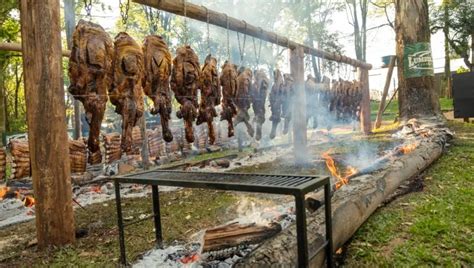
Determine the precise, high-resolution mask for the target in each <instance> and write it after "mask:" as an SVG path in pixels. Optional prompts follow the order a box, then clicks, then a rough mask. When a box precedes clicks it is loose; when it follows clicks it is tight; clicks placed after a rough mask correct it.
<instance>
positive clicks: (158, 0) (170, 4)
mask: <svg viewBox="0 0 474 268" xmlns="http://www.w3.org/2000/svg"><path fill="white" fill-rule="evenodd" d="M133 2H135V3H139V4H142V5H147V6H150V7H154V8H157V9H160V10H164V11H167V12H170V13H173V14H177V15H180V16H184V7H185V2H184V1H183V0H181V1H177V0H133ZM208 15H209V24H212V25H215V26H219V27H222V28H226V29H227V25H228V26H229V27H228V29H229V30H232V31H236V32H240V33H243V34H246V35H249V36H253V37H255V38H258V39H262V40H264V41H267V42H269V43H272V44H277V45H279V46H282V47H288V48H290V49H294V48H296V47H302V48H303V50H304V53H306V54H310V55H313V56H316V57H319V58H323V59H327V60H332V61H336V62H341V63H346V64H349V65H352V66H355V67H359V68H362V69H367V70H369V69H371V68H372V65H371V64H368V63H366V62H363V61H360V60H356V59H352V58H349V57H346V56H344V55H339V54H336V53H330V52H327V51H324V50H320V49H316V48H313V47H309V46H306V45H303V44H299V43H296V42H294V41H291V40H288V38H287V37H285V36H280V35H278V34H276V33H274V32H270V31H266V30H263V29H262V28H260V27H257V26H254V25H251V24H249V23H247V22H245V21H243V20H238V19H236V18H233V17H230V16H227V15H226V14H224V13H220V12H217V11H213V10H211V9H207V8H206V7H203V6H198V5H195V4H192V3H189V2H186V17H188V18H191V19H195V20H198V21H202V22H206V23H207V17H208Z"/></svg>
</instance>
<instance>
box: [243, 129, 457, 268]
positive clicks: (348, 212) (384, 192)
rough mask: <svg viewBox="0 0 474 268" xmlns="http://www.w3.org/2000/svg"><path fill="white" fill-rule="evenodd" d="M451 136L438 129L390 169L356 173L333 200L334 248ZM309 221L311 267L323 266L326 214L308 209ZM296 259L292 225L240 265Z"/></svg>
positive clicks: (290, 263)
mask: <svg viewBox="0 0 474 268" xmlns="http://www.w3.org/2000/svg"><path fill="white" fill-rule="evenodd" d="M449 138H450V134H449V133H448V132H447V131H442V130H441V131H436V133H435V134H434V135H433V136H431V137H429V138H426V139H423V140H422V141H421V142H420V143H419V144H418V146H417V148H415V149H414V150H413V151H411V152H410V153H408V154H405V155H402V156H400V157H399V158H397V159H395V160H394V161H393V162H391V164H390V165H388V167H387V168H386V169H383V170H381V171H379V172H377V173H375V174H371V175H363V176H358V177H354V178H352V179H351V181H350V183H349V184H347V185H344V186H343V187H341V188H340V189H339V190H337V191H336V192H334V195H333V197H332V204H331V206H332V230H333V245H334V247H333V249H334V250H336V249H338V248H340V247H342V246H343V244H344V243H345V242H346V241H348V240H349V239H350V238H351V237H352V235H354V233H355V232H356V231H357V229H358V228H359V227H360V226H361V225H362V224H363V223H364V222H365V220H366V219H367V218H368V217H369V216H370V215H371V214H372V213H373V212H374V211H375V210H376V209H377V208H378V207H379V205H380V204H382V202H383V201H384V200H385V199H386V198H387V197H389V196H390V195H391V194H392V193H393V192H394V191H395V190H396V189H397V188H398V187H399V186H400V185H401V184H402V182H404V181H405V180H406V179H409V178H412V177H414V176H417V175H418V174H420V172H422V171H423V170H424V169H426V168H427V167H428V166H430V165H431V164H432V163H433V162H434V161H435V160H437V159H438V158H439V157H440V156H441V154H442V152H443V149H444V146H445V144H446V142H447V141H448V140H449ZM307 224H308V229H307V237H308V247H309V254H308V255H309V256H310V267H321V266H322V265H323V264H324V261H325V252H324V250H322V251H320V252H319V253H317V254H316V253H315V251H316V250H317V249H318V248H320V247H321V246H322V245H323V244H324V238H325V225H324V214H323V213H320V210H318V211H316V213H308V219H307ZM296 260H297V246H296V226H295V225H292V226H290V227H289V228H287V229H285V230H284V231H283V232H281V233H280V234H278V235H276V236H275V237H273V238H271V239H269V240H267V241H265V242H264V243H263V244H262V245H261V246H260V247H259V248H258V249H256V250H255V251H253V252H252V253H250V254H249V255H248V256H246V257H245V258H243V259H242V260H241V262H240V263H238V264H236V267H259V266H265V267H267V266H271V265H280V266H281V265H283V266H285V267H286V266H290V267H293V266H296Z"/></svg>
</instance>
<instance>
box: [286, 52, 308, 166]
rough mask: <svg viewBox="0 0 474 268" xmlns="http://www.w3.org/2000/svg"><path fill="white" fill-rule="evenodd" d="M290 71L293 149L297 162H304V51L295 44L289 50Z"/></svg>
mask: <svg viewBox="0 0 474 268" xmlns="http://www.w3.org/2000/svg"><path fill="white" fill-rule="evenodd" d="M289 56H290V72H291V76H292V77H293V79H294V90H295V94H294V97H293V98H294V99H293V105H292V106H293V110H292V115H293V116H292V119H293V150H294V153H295V160H296V163H298V164H305V163H306V162H307V161H308V160H307V159H308V158H307V156H308V155H307V148H306V142H307V141H306V139H307V137H306V105H302V104H304V103H306V93H305V90H304V51H303V48H302V47H299V46H297V47H296V48H294V49H292V50H291V51H290V55H289Z"/></svg>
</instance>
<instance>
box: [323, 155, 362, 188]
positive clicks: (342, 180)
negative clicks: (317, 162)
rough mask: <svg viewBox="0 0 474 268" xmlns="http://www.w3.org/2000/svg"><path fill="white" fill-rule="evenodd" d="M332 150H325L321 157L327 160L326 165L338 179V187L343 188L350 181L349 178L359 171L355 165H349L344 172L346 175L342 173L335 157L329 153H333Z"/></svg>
mask: <svg viewBox="0 0 474 268" xmlns="http://www.w3.org/2000/svg"><path fill="white" fill-rule="evenodd" d="M331 152H332V151H331V150H328V151H326V152H324V153H323V154H322V155H321V157H322V158H323V159H324V160H326V166H327V168H328V169H329V172H331V175H332V176H333V177H335V178H337V179H338V181H337V182H336V189H339V188H341V187H342V186H343V185H345V184H348V183H349V178H350V177H351V176H352V175H354V174H356V173H357V169H356V168H354V167H351V166H349V167H347V169H346V171H345V172H344V175H342V174H340V173H339V171H338V170H337V167H336V163H335V161H334V158H332V157H331V156H330V155H329V154H330V153H331Z"/></svg>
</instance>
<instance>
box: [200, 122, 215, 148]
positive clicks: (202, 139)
mask: <svg viewBox="0 0 474 268" xmlns="http://www.w3.org/2000/svg"><path fill="white" fill-rule="evenodd" d="M203 126H204V125H200V126H197V128H196V138H197V147H198V148H199V149H204V148H206V144H207V136H208V131H209V130H208V129H206V128H205V127H203ZM215 140H216V137H215V134H214V142H215Z"/></svg>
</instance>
